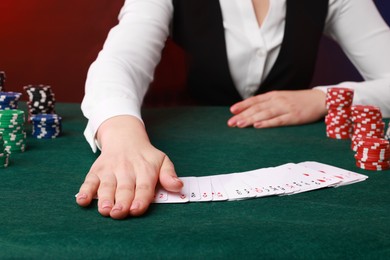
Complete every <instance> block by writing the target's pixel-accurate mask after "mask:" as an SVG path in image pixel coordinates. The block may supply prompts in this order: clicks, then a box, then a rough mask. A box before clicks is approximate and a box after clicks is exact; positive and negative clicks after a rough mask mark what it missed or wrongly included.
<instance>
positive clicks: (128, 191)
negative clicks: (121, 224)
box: [110, 169, 135, 219]
mask: <svg viewBox="0 0 390 260" xmlns="http://www.w3.org/2000/svg"><path fill="white" fill-rule="evenodd" d="M131 172H133V170H132V169H125V170H123V171H121V172H119V173H117V175H116V178H117V179H116V180H117V185H116V191H115V204H114V206H113V208H112V210H111V212H110V216H111V217H112V218H114V219H123V218H126V217H127V216H128V215H129V209H130V205H131V203H132V201H133V199H134V189H135V178H134V177H132V175H130V173H131Z"/></svg>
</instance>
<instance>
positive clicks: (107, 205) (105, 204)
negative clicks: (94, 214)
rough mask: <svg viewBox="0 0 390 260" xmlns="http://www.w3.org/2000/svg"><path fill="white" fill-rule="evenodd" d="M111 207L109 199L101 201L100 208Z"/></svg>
mask: <svg viewBox="0 0 390 260" xmlns="http://www.w3.org/2000/svg"><path fill="white" fill-rule="evenodd" d="M111 207H112V203H111V202H110V201H103V203H102V208H103V209H109V208H111Z"/></svg>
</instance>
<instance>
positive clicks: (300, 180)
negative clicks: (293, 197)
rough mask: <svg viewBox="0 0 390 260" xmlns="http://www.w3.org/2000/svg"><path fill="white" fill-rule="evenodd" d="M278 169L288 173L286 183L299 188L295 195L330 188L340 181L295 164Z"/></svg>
mask: <svg viewBox="0 0 390 260" xmlns="http://www.w3.org/2000/svg"><path fill="white" fill-rule="evenodd" d="M280 167H281V168H283V169H285V170H286V171H287V172H288V174H289V176H288V182H289V183H291V184H292V185H295V186H297V187H299V191H296V192H295V193H300V192H305V191H310V190H315V189H322V188H327V187H332V186H335V185H336V184H338V183H340V180H339V179H337V178H332V177H331V176H328V175H326V174H324V173H322V172H319V171H317V170H314V169H310V168H306V167H304V166H302V165H298V164H295V163H289V164H285V165H282V166H280Z"/></svg>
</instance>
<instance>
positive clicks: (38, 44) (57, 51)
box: [0, 0, 390, 105]
mask: <svg viewBox="0 0 390 260" xmlns="http://www.w3.org/2000/svg"><path fill="white" fill-rule="evenodd" d="M123 2H124V0H97V1H96V0H66V1H65V0H62V1H61V0H60V1H53V0H21V1H15V0H1V1H0V32H1V36H0V71H1V70H2V71H5V72H6V74H7V81H6V84H5V88H6V90H7V91H19V92H22V93H23V86H25V85H28V84H46V85H51V86H52V89H53V91H54V93H55V95H56V99H57V101H59V102H80V101H81V100H82V97H83V94H84V82H85V77H86V74H87V70H88V67H89V65H90V64H91V63H92V62H93V60H94V59H95V58H96V56H97V54H98V52H99V51H100V49H101V48H102V45H103V42H104V40H105V38H106V36H107V33H108V31H109V30H110V28H111V27H113V26H114V25H115V24H116V23H117V16H118V13H119V10H120V8H121V6H122V4H123ZM376 4H377V6H378V8H379V9H380V11H381V12H382V14H383V15H384V17H385V19H387V20H388V18H389V16H390V10H389V1H388V0H378V1H376ZM325 54H326V55H325ZM183 65H184V64H183V59H182V53H181V52H180V50H179V49H178V48H176V47H175V46H174V45H173V44H172V43H171V42H168V44H167V47H166V48H165V50H164V53H163V59H162V61H161V63H160V65H159V66H158V69H157V71H156V75H155V82H154V83H153V84H152V88H151V91H150V92H149V93H148V95H149V96H148V101H149V103H150V102H152V103H154V104H160V105H161V104H167V103H169V102H170V101H169V97H168V98H166V99H164V98H163V97H162V96H161V95H159V94H160V93H162V92H164V93H168V94H167V95H168V96H169V95H171V96H174V95H175V94H174V93H175V92H176V91H177V89H180V88H181V87H182V86H183V83H184V81H185V73H184V69H183ZM343 80H360V76H359V74H358V73H357V72H356V71H355V70H354V68H353V66H352V65H351V63H350V62H349V61H348V60H347V59H346V58H345V56H344V55H343V54H342V52H341V51H340V49H339V48H338V47H337V46H336V45H335V44H334V43H332V42H331V41H329V40H324V41H323V43H322V45H321V51H320V57H319V60H318V65H317V70H316V74H315V77H314V80H313V85H319V84H332V83H337V82H339V81H343ZM25 97H26V95H24V99H25Z"/></svg>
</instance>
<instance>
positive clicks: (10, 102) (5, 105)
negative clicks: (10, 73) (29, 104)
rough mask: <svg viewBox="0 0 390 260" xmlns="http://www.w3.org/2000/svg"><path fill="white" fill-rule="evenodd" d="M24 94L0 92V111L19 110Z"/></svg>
mask: <svg viewBox="0 0 390 260" xmlns="http://www.w3.org/2000/svg"><path fill="white" fill-rule="evenodd" d="M21 96H22V93H18V92H0V110H6V109H17V108H18V101H19V99H20V97H21Z"/></svg>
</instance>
